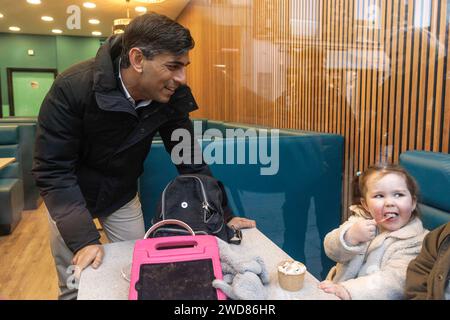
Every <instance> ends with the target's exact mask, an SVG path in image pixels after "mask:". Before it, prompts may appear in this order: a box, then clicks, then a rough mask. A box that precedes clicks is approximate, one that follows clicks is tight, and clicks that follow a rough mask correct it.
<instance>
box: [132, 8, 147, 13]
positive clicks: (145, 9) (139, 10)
mask: <svg viewBox="0 0 450 320" xmlns="http://www.w3.org/2000/svg"><path fill="white" fill-rule="evenodd" d="M134 10H136V12H139V13H145V12H147V8H146V7H136V8H135V9H134Z"/></svg>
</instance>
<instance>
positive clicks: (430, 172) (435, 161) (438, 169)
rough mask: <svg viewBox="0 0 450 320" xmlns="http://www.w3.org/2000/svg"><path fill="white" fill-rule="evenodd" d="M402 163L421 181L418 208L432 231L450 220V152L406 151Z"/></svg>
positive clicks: (426, 225)
mask: <svg viewBox="0 0 450 320" xmlns="http://www.w3.org/2000/svg"><path fill="white" fill-rule="evenodd" d="M400 165H402V166H403V167H404V168H405V169H406V170H407V171H408V172H409V173H410V174H411V175H412V176H413V177H414V178H415V180H416V181H417V183H418V184H419V189H420V195H419V209H420V213H421V218H422V221H423V224H424V226H425V228H427V229H429V230H432V229H435V228H437V227H438V226H440V225H442V224H445V223H447V222H449V221H450V155H449V154H447V153H439V152H429V151H406V152H403V153H402V154H401V155H400Z"/></svg>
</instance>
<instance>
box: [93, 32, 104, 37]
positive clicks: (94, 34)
mask: <svg viewBox="0 0 450 320" xmlns="http://www.w3.org/2000/svg"><path fill="white" fill-rule="evenodd" d="M92 35H93V36H101V35H102V33H101V32H100V31H92Z"/></svg>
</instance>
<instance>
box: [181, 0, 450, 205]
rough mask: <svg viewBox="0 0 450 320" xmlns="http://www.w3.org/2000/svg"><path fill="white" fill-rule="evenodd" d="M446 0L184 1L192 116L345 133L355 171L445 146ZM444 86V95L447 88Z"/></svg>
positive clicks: (347, 169) (449, 72)
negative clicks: (195, 106) (191, 43)
mask: <svg viewBox="0 0 450 320" xmlns="http://www.w3.org/2000/svg"><path fill="white" fill-rule="evenodd" d="M449 5H450V4H449V3H448V1H447V0H446V1H438V0H410V1H404V0H278V1H273V0H253V1H252V0H191V2H190V4H189V5H188V6H187V8H186V9H185V10H184V12H183V13H182V14H181V16H180V17H179V19H178V20H179V21H180V23H182V24H183V25H185V26H187V27H188V28H189V29H190V30H191V32H192V34H193V36H194V39H195V40H196V48H195V49H194V50H193V52H192V53H191V61H192V65H191V66H190V67H189V71H188V82H189V84H190V86H191V87H192V89H193V91H194V94H195V97H196V99H197V102H198V103H199V105H200V108H201V109H200V110H199V111H197V113H196V115H195V116H197V117H207V118H210V119H216V120H224V121H235V122H245V123H252V124H258V125H267V126H271V127H277V128H296V129H302V130H312V131H320V132H328V133H337V134H341V135H343V136H345V161H344V168H343V170H344V177H345V179H344V190H343V193H344V197H343V199H344V206H347V205H348V203H349V201H350V197H351V183H350V181H351V177H352V176H353V175H354V174H355V173H356V172H357V171H362V170H364V169H366V168H367V167H368V166H369V165H371V164H374V163H376V162H394V163H397V162H398V158H399V155H400V153H401V152H403V151H405V150H428V151H435V152H444V153H448V151H449V147H450V139H449V135H450V87H449V86H450V81H446V79H447V77H450V63H449V55H448V42H449V34H448V30H449V23H450V21H449V18H448V14H447V11H449V12H450V10H449V9H447V7H448V6H449ZM446 93H447V94H446Z"/></svg>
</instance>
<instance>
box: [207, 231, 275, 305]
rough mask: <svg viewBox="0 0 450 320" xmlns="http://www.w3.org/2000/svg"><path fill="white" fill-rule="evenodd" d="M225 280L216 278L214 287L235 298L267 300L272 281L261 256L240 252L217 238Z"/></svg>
mask: <svg viewBox="0 0 450 320" xmlns="http://www.w3.org/2000/svg"><path fill="white" fill-rule="evenodd" d="M217 242H218V246H219V254H220V264H221V266H222V273H223V280H219V279H215V280H214V281H213V283H212V285H213V287H214V288H216V289H220V290H222V292H223V293H224V294H225V295H227V296H228V297H229V298H231V299H233V300H265V299H267V288H266V287H265V285H267V284H268V283H269V281H270V279H269V273H268V272H267V269H266V266H265V264H264V261H263V259H262V258H261V257H259V256H251V255H250V256H249V255H247V254H245V255H243V254H238V253H237V252H235V251H233V249H232V245H230V244H228V243H226V242H225V241H223V240H221V239H217Z"/></svg>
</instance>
